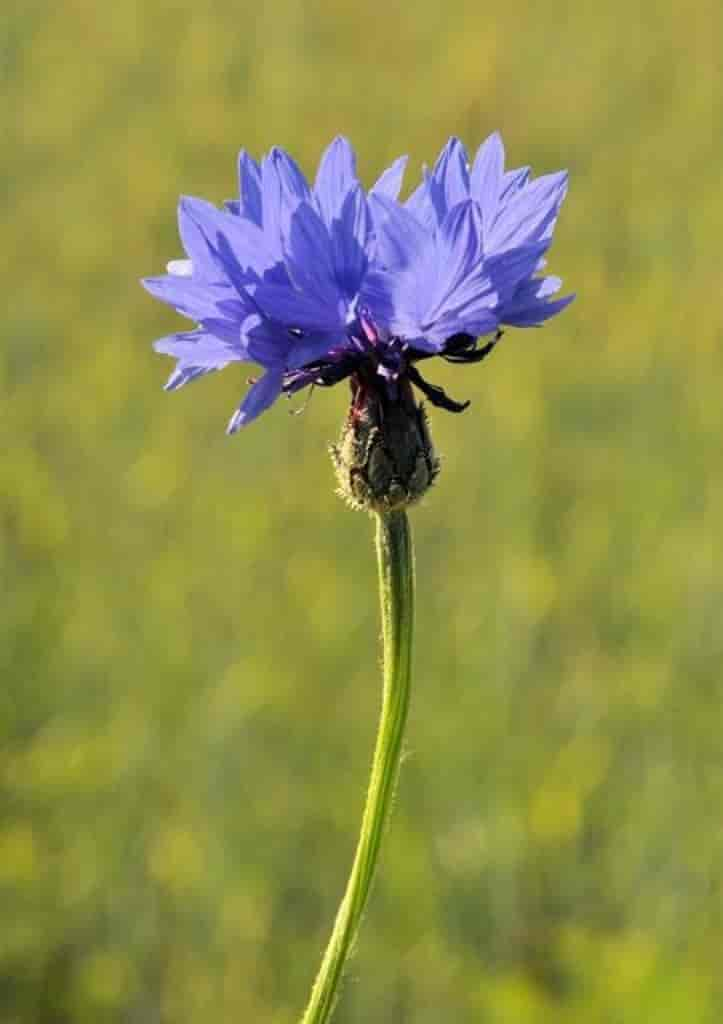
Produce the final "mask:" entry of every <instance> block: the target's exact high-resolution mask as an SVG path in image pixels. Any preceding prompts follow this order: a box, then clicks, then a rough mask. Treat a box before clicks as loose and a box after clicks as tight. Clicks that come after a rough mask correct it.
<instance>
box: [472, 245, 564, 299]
mask: <svg viewBox="0 0 723 1024" xmlns="http://www.w3.org/2000/svg"><path fill="white" fill-rule="evenodd" d="M549 244H550V243H549V241H544V242H537V243H535V244H533V245H521V246H519V247H518V248H516V249H508V250H507V251H506V252H501V253H495V254H494V255H493V256H490V257H489V258H488V259H487V260H485V270H486V271H487V273H488V274H489V277H490V280H491V281H492V283H493V285H494V287H495V289H496V290H497V291H498V292H499V293H500V301H501V302H504V303H506V302H508V301H509V300H510V299H511V298H512V296H513V294H514V293H515V292H516V290H517V288H518V287H519V286H520V284H521V283H522V282H523V281H524V280H525V279H526V278H529V277H531V276H532V274H534V273H535V271H536V269H537V266H538V263H539V261H540V256H541V255H542V254H543V253H544V252H545V250H546V249H547V248H548V247H549Z"/></svg>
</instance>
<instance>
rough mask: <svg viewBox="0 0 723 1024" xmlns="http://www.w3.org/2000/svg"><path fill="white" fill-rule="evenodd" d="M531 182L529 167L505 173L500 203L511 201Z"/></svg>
mask: <svg viewBox="0 0 723 1024" xmlns="http://www.w3.org/2000/svg"><path fill="white" fill-rule="evenodd" d="M529 180H530V168H529V167H517V168H515V170H513V171H505V173H504V174H503V175H502V188H501V190H500V202H503V201H504V200H506V199H509V198H510V197H511V196H513V195H514V194H515V192H519V190H520V189H521V188H523V187H524V186H525V185H526V184H527V182H528V181H529Z"/></svg>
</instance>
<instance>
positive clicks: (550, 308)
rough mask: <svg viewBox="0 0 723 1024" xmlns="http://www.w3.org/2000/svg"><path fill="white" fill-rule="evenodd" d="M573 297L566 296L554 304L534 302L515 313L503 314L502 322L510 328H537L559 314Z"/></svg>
mask: <svg viewBox="0 0 723 1024" xmlns="http://www.w3.org/2000/svg"><path fill="white" fill-rule="evenodd" d="M574 298H575V295H574V294H573V295H566V296H565V297H564V298H563V299H556V300H555V301H554V302H535V303H530V305H529V306H528V307H527V308H526V309H524V310H520V311H519V312H517V313H514V312H512V313H505V315H504V316H503V318H502V322H503V323H506V324H510V325H511V326H512V327H537V326H538V324H541V323H544V322H545V320H549V319H550V317H553V316H556V315H557V314H558V313H561V312H562V311H563V309H565V308H566V307H567V306H569V305H570V303H571V302H572V301H573V300H574Z"/></svg>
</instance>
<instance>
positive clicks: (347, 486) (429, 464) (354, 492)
mask: <svg viewBox="0 0 723 1024" xmlns="http://www.w3.org/2000/svg"><path fill="white" fill-rule="evenodd" d="M351 393H352V400H351V406H350V408H349V413H348V415H347V418H346V422H345V423H344V426H343V428H342V432H341V437H340V438H339V443H338V444H335V445H332V446H331V449H330V451H331V457H332V460H333V462H334V468H335V469H336V476H337V480H338V482H339V488H338V494H339V495H340V496H341V497H342V498H344V500H345V501H346V502H347V503H348V504H349V505H350V506H351V507H352V508H354V509H368V510H369V511H373V512H394V511H397V510H398V509H401V508H404V507H406V506H407V505H412V504H414V503H415V502H417V501H419V499H420V498H422V497H423V495H424V494H425V493H426V492H427V491H428V490H429V488H430V487H431V485H432V483H433V482H434V479H435V477H436V476H437V474H438V472H439V460H438V459H437V457H436V455H435V453H434V449H433V447H432V439H431V437H430V434H429V428H428V425H427V415H426V413H425V411H424V408H423V406H419V405H417V403H416V401H415V398H414V393H413V391H412V387H411V384H410V382H409V377H408V376H404V377H402V378H401V379H400V380H399V383H398V384H397V385H396V386H395V387H394V388H393V389H390V388H388V387H385V386H384V385H382V384H380V379H379V377H378V375H377V374H376V373H374V372H373V371H372V370H370V369H369V368H368V367H363V368H362V369H360V370H359V371H358V372H357V373H355V374H354V375H353V376H352V378H351Z"/></svg>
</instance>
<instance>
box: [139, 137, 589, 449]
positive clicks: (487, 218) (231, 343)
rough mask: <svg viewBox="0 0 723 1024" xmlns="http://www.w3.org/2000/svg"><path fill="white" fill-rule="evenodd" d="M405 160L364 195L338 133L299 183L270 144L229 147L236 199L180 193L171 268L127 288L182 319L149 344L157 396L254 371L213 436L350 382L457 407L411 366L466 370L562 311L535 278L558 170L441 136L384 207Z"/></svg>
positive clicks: (556, 203) (552, 213) (496, 141)
mask: <svg viewBox="0 0 723 1024" xmlns="http://www.w3.org/2000/svg"><path fill="white" fill-rule="evenodd" d="M405 165H406V158H404V157H402V158H400V159H398V160H396V161H395V162H394V163H393V164H392V165H391V167H389V168H388V169H387V170H386V171H384V173H383V174H382V175H381V176H380V178H379V179H378V181H377V182H376V184H375V185H374V186H373V187H372V189H370V190H369V192H368V193H367V192H365V190H364V189H363V188H362V186H361V184H360V182H359V179H358V177H357V173H356V160H355V155H354V151H353V149H352V148H351V146H350V144H349V143H348V141H347V140H346V139H344V138H341V137H339V138H337V139H335V140H334V141H333V142H332V143H331V145H330V146H329V147H328V149H327V150H326V152H325V153H324V155H323V157H322V159H321V163H320V165H319V169H318V172H317V175H316V179H315V182H314V184H313V186H310V185H309V184H308V183H307V181H306V178H305V177H304V175H303V174H302V172H301V170H300V169H299V167H298V166H297V164H296V163H295V162H294V161H293V160H292V158H291V157H290V156H289V155H288V154H287V153H285V152H284V151H283V150H281V149H277V148H274V149H272V150H271V152H270V153H269V154H268V155H267V156H265V157H264V158H263V160H261V162H260V163H257V162H256V161H255V160H253V159H252V158H251V157H250V156H249V155H248V154H247V153H246V152H244V151H242V152H241V154H240V156H239V161H238V175H239V195H238V198H237V199H234V200H231V201H229V202H227V203H226V204H225V207H224V209H222V210H219V209H218V208H217V207H215V206H213V205H212V204H211V203H208V202H206V201H205V200H201V199H193V198H187V197H186V198H183V199H181V201H180V204H179V209H178V224H179V233H180V237H181V241H182V244H183V248H184V250H185V253H186V259H183V260H175V261H172V262H170V263H169V264H168V268H167V269H168V273H167V274H166V275H163V276H161V277H152V278H146V279H145V280H144V282H143V283H144V285H145V287H146V288H147V290H148V291H149V292H150V293H151V294H152V295H154V296H156V298H159V299H161V300H162V301H163V302H166V303H167V304H168V305H170V306H173V307H174V308H175V309H176V310H177V311H178V312H179V313H181V314H182V315H183V316H186V317H188V318H189V319H191V320H193V321H194V322H195V324H196V325H197V326H196V328H195V329H194V330H191V331H185V332H182V333H179V334H173V335H170V336H168V337H166V338H162V339H160V340H159V341H157V342H156V343H155V346H154V347H155V349H156V351H157V352H161V353H164V354H167V355H171V356H173V357H175V359H176V360H177V362H176V366H175V369H174V371H173V373H172V374H171V376H170V378H169V380H168V382H167V384H166V389H167V390H169V391H172V390H176V389H178V388H180V387H182V386H183V385H184V384H187V383H188V382H189V381H191V380H195V379H196V378H197V377H200V376H203V375H205V374H207V373H210V372H211V371H213V370H219V369H222V368H223V367H224V366H227V365H228V364H229V363H233V362H251V363H255V364H257V365H259V366H261V367H262V368H263V370H264V373H263V376H261V377H260V379H258V380H255V381H254V382H253V383H252V386H251V388H250V389H249V391H248V392H247V394H246V396H245V398H244V400H243V401H242V403H241V405H240V406H239V408H238V409H237V410H236V412H235V413H234V415H233V417H232V418H231V421H230V423H229V426H228V432H229V433H234V432H235V431H237V430H238V429H239V428H240V427H241V426H243V425H245V424H247V423H249V422H250V421H251V420H253V419H255V418H256V417H257V416H258V415H259V414H260V413H261V412H263V411H264V410H265V409H267V408H268V407H269V406H270V405H271V404H272V403H273V402H274V401H275V400H276V399H277V398H278V397H279V395H280V394H282V393H286V394H291V393H293V392H295V391H297V390H299V389H300V388H303V387H306V386H308V385H314V384H318V385H324V386H328V385H331V384H334V383H337V382H338V381H340V380H343V379H344V378H346V377H352V378H353V377H354V376H355V375H361V376H363V378H364V380H365V381H367V382H368V381H369V380H374V381H376V385H375V386H377V387H379V388H380V389H382V388H383V389H385V391H386V392H387V393H388V394H389V395H390V396H392V397H393V396H394V394H395V393H396V390H397V389H398V387H399V386H400V385H404V386H407V383H406V382H411V383H413V384H414V385H415V386H417V387H418V388H420V390H422V391H423V393H424V394H425V395H427V397H428V398H429V399H430V400H431V401H432V402H433V403H434V404H437V405H442V406H444V407H446V408H449V409H452V410H454V411H458V410H459V409H461V408H463V407H464V406H463V405H462V404H460V403H456V402H454V401H452V400H451V399H449V398H447V396H446V395H444V392H442V391H441V389H439V388H435V387H434V386H433V385H430V384H428V383H427V382H426V381H425V380H424V378H422V376H421V374H420V373H419V370H418V368H417V367H416V363H418V362H420V361H421V360H424V359H427V358H429V357H431V356H434V355H440V356H442V357H444V358H447V359H449V360H450V361H452V362H476V361H479V360H480V359H481V358H484V356H485V355H486V354H487V353H488V352H489V351H490V350H491V348H492V346H493V345H494V343H495V342H496V340H498V338H499V337H500V336H501V331H502V328H503V326H505V325H511V326H515V327H532V326H536V325H538V324H541V323H542V322H543V321H545V320H547V319H549V318H550V317H551V316H554V315H555V314H556V313H559V312H560V311H561V310H562V309H564V308H565V306H567V305H568V304H569V303H570V302H571V301H572V299H573V296H571V295H570V296H567V297H565V298H562V299H557V300H555V299H552V296H553V295H555V294H556V293H557V292H558V290H559V288H560V285H561V282H560V280H559V279H558V278H556V277H551V276H544V275H543V274H542V273H541V272H542V270H543V268H544V266H545V260H544V256H545V253H546V251H547V249H548V248H549V246H550V243H551V241H552V233H553V229H554V226H555V222H556V220H557V216H558V213H559V209H560V205H561V203H562V200H563V199H564V197H565V193H566V190H567V174H566V173H565V172H560V173H558V174H549V175H544V176H542V177H540V178H537V179H534V180H530V177H529V170H528V169H527V168H522V169H519V170H513V171H507V172H505V171H504V150H503V147H502V141H501V139H500V137H499V135H497V134H496V133H495V134H494V135H491V136H490V137H489V138H488V139H487V140H486V141H485V142H484V143H483V144H482V146H480V148H479V150H478V152H477V154H476V156H475V159H474V161H473V162H472V164H471V165H470V163H469V160H468V157H467V153H466V151H465V149H464V146H463V145H462V143H461V142H460V141H459V140H458V139H454V138H453V139H450V141H449V142H448V143H447V145H446V146H445V148H444V149H443V151H442V153H441V155H440V157H439V159H438V160H437V162H436V164H435V166H434V168H433V170H432V171H431V172H427V171H426V170H425V172H424V176H423V180H422V183H421V184H420V185H419V187H418V188H417V189H416V190H415V191H414V192H413V194H412V195H411V196H410V197H409V198H408V199H407V200H406V202H400V201H399V199H398V196H399V192H400V189H401V184H402V177H403V174H404V169H405ZM485 336H492V340H490V341H488V342H487V343H486V344H484V343H482V344H480V342H479V339H483V338H484V337H485Z"/></svg>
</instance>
